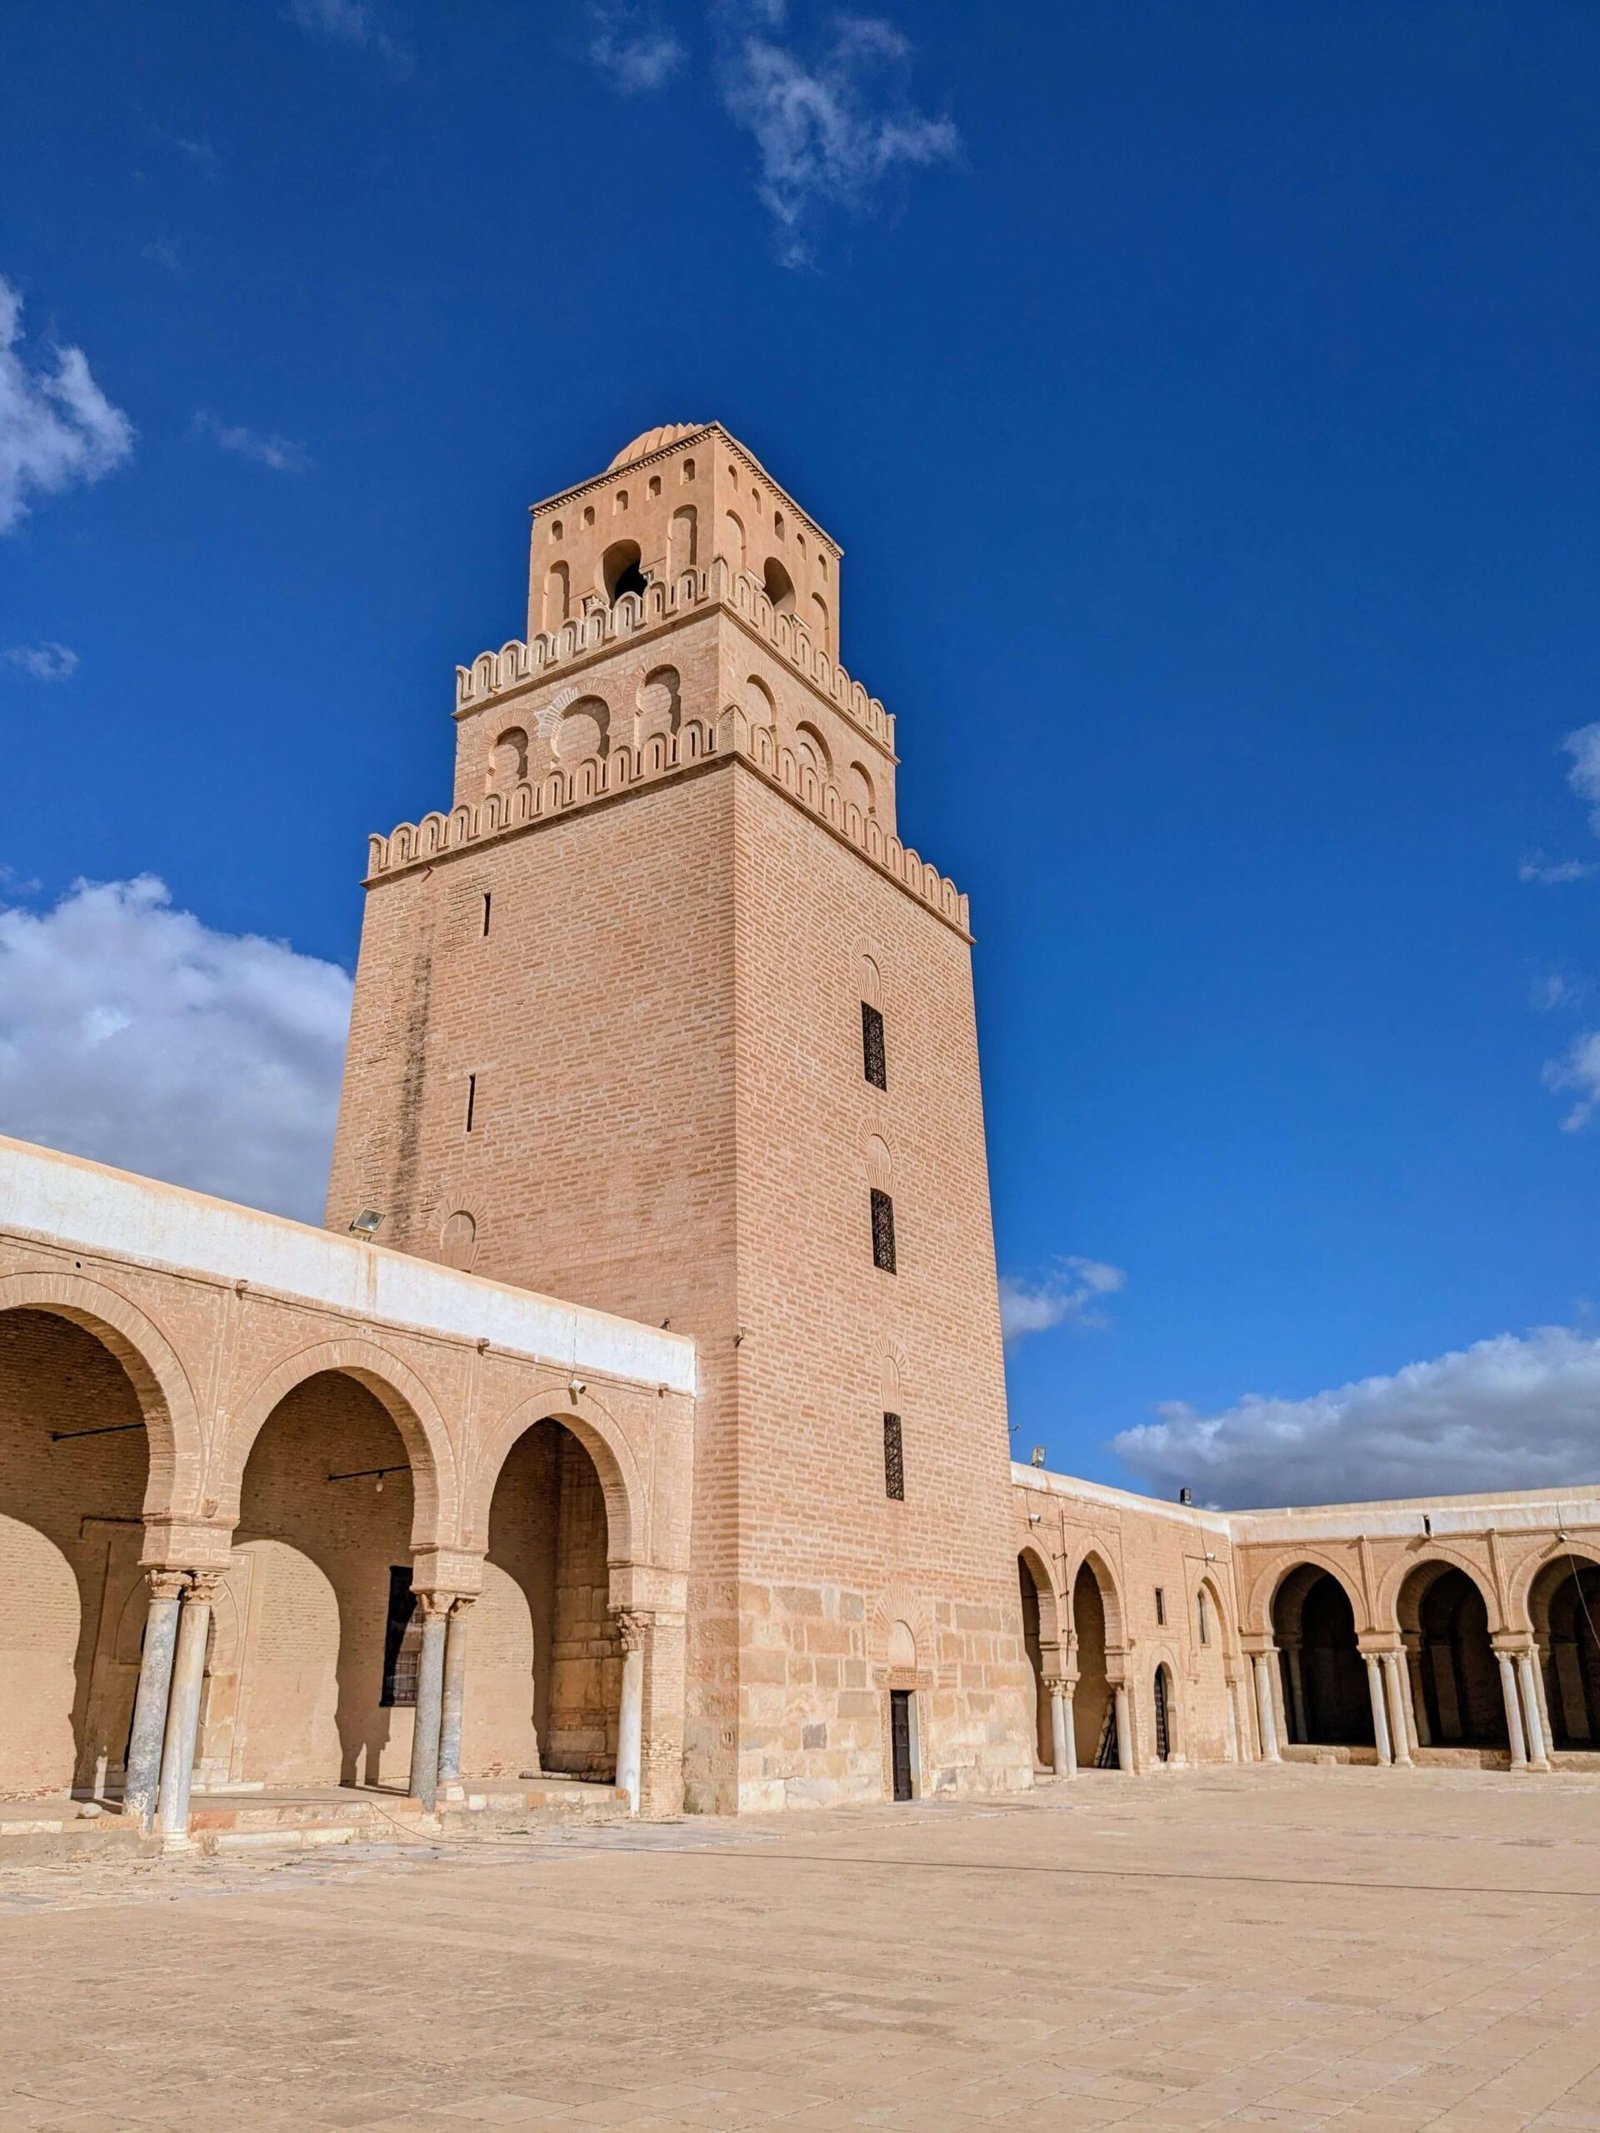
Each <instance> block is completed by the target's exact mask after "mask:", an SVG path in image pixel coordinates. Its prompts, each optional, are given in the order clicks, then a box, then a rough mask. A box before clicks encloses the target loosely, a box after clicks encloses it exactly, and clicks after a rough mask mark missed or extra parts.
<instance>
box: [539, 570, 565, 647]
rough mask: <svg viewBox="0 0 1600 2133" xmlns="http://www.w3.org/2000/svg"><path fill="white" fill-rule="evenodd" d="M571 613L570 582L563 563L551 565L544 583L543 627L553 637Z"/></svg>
mask: <svg viewBox="0 0 1600 2133" xmlns="http://www.w3.org/2000/svg"><path fill="white" fill-rule="evenodd" d="M571 611H572V589H571V581H570V579H569V577H568V574H567V566H566V564H565V563H552V564H551V566H550V568H549V570H548V571H547V572H546V574H545V581H544V626H545V628H546V630H547V631H549V633H550V634H551V635H552V636H554V634H555V632H556V631H557V630H558V629H560V627H561V625H562V623H563V622H565V621H566V619H567V616H568V615H569V614H570V613H571Z"/></svg>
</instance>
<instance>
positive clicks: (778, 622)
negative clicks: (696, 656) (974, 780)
mask: <svg viewBox="0 0 1600 2133" xmlns="http://www.w3.org/2000/svg"><path fill="white" fill-rule="evenodd" d="M717 607H725V608H728V609H729V610H730V611H731V612H732V613H734V614H736V615H737V616H739V618H740V619H741V621H743V622H745V623H746V624H748V625H749V627H750V628H751V629H752V630H753V631H754V632H755V633H756V635H757V636H759V637H761V638H762V639H763V640H764V641H765V642H766V643H767V644H769V645H770V646H771V647H772V649H773V650H774V651H775V652H776V653H777V655H778V657H779V658H780V659H782V660H783V661H784V663H785V664H786V665H787V666H789V667H792V668H793V670H794V671H795V673H797V674H798V675H799V676H800V677H801V679H802V680H804V681H806V682H809V683H810V685H811V686H812V687H813V688H814V689H816V690H817V691H818V692H819V693H820V694H821V695H823V696H825V697H826V698H827V699H828V701H829V702H830V703H831V704H833V705H834V706H835V707H836V708H837V709H838V710H840V711H842V712H843V713H844V715H845V717H846V718H848V719H851V720H853V721H854V723H855V724H856V725H858V726H859V727H860V728H861V729H862V731H863V732H864V733H870V734H871V735H872V737H873V739H874V740H876V741H879V742H881V744H882V745H883V746H884V747H885V748H887V749H889V750H890V751H891V753H892V752H893V749H894V719H893V716H892V715H891V714H890V713H889V712H887V711H885V709H884V708H883V705H882V704H881V703H880V702H879V701H878V699H877V697H875V696H869V695H868V694H867V692H866V690H865V689H864V688H863V687H862V685H861V683H860V682H859V681H854V680H852V679H851V677H850V675H849V674H847V673H846V672H845V670H844V668H843V667H842V666H840V665H838V663H837V662H836V661H835V660H833V659H830V658H829V656H828V654H827V653H826V652H825V651H824V650H823V649H822V647H821V646H820V645H819V644H818V643H817V642H816V640H815V639H814V638H813V637H812V634H811V632H810V630H809V629H808V628H807V627H806V625H805V623H804V622H803V621H802V619H801V618H800V617H799V616H798V615H782V614H779V612H778V610H777V609H776V608H775V607H774V606H773V604H772V602H771V601H770V600H769V599H768V598H767V595H766V592H765V590H764V589H763V587H762V586H761V584H760V583H759V581H758V580H757V579H755V578H753V577H752V576H751V575H750V573H749V572H748V571H747V570H734V569H732V568H731V567H730V566H729V564H728V563H727V562H726V561H725V560H724V558H723V557H721V556H716V557H714V558H713V559H712V561H711V563H710V565H709V567H708V568H706V569H704V570H685V571H683V572H681V573H680V574H679V576H678V577H677V578H676V579H674V580H673V582H672V583H671V584H670V585H668V584H665V583H662V584H654V585H649V586H646V588H645V590H644V591H643V592H642V593H623V594H622V595H621V597H620V598H619V599H618V600H617V601H616V602H615V603H614V604H613V605H611V606H609V607H604V606H599V605H596V606H595V607H594V608H592V609H591V610H590V612H589V613H588V614H585V615H575V616H574V617H573V619H572V620H571V621H570V622H564V623H563V624H562V625H561V627H560V629H558V630H555V631H553V632H549V633H546V632H543V631H541V632H540V634H539V635H538V636H536V637H531V638H529V639H528V641H527V642H526V643H524V642H523V641H522V640H521V639H520V638H513V639H512V640H511V642H510V643H509V644H503V645H502V646H501V647H500V649H499V651H498V652H480V653H479V654H478V656H477V658H476V659H475V660H473V662H472V664H471V666H469V667H457V668H456V716H457V717H458V718H460V717H463V716H464V715H465V714H466V713H468V712H471V711H479V710H482V709H483V707H484V706H485V705H486V704H492V703H494V702H495V701H496V700H497V699H498V698H499V697H502V696H504V695H506V694H508V693H509V692H510V691H511V690H513V689H523V688H526V687H527V685H528V684H529V682H532V681H537V680H539V679H540V678H541V677H542V676H543V675H546V674H549V673H552V672H554V671H556V670H557V669H559V668H561V667H565V666H571V665H573V664H574V663H575V662H576V661H578V660H581V659H587V658H589V657H590V656H591V655H592V654H593V653H595V652H598V651H603V650H604V649H605V648H606V647H607V646H608V645H613V644H619V643H626V642H627V640H628V639H629V638H630V637H637V636H639V635H640V634H641V633H642V632H644V631H646V630H653V629H657V628H659V627H660V626H661V625H662V624H663V623H665V622H678V621H682V620H683V619H684V618H685V617H686V616H688V615H691V614H693V613H694V612H696V611H697V610H699V609H704V610H706V611H707V612H708V613H709V612H710V611H711V610H712V609H713V608H717Z"/></svg>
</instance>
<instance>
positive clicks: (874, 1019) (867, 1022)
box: [861, 1000, 889, 1089]
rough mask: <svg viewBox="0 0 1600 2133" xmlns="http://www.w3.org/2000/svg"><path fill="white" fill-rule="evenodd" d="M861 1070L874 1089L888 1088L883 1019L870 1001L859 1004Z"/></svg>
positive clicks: (887, 1062) (887, 1065) (887, 1064)
mask: <svg viewBox="0 0 1600 2133" xmlns="http://www.w3.org/2000/svg"><path fill="white" fill-rule="evenodd" d="M861 1068H862V1072H863V1073H864V1074H865V1075H866V1077H867V1079H868V1081H870V1082H871V1083H872V1086H873V1087H874V1088H875V1089H887V1088H888V1086H889V1061H888V1055H887V1053H886V1052H885V1050H884V1045H883V1017H882V1015H881V1014H879V1012H878V1010H877V1009H876V1008H875V1007H874V1006H873V1005H872V1003H871V1001H870V1000H863V1001H862V1003H861Z"/></svg>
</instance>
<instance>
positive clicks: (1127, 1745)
mask: <svg viewBox="0 0 1600 2133" xmlns="http://www.w3.org/2000/svg"><path fill="white" fill-rule="evenodd" d="M1113 1697H1114V1701H1115V1704H1116V1711H1117V1768H1118V1769H1119V1770H1131V1769H1132V1768H1133V1727H1132V1724H1131V1723H1130V1721H1129V1718H1128V1685H1127V1683H1126V1682H1125V1681H1119V1682H1118V1683H1117V1685H1116V1688H1115V1691H1114V1692H1113Z"/></svg>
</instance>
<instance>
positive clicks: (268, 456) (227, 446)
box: [193, 409, 311, 474]
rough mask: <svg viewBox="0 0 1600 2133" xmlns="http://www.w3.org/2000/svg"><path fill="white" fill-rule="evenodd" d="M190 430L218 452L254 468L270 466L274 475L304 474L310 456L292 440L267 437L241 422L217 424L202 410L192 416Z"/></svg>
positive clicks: (216, 421)
mask: <svg viewBox="0 0 1600 2133" xmlns="http://www.w3.org/2000/svg"><path fill="white" fill-rule="evenodd" d="M193 428H194V434H195V435H196V436H197V437H206V438H209V439H210V441H211V442H212V443H213V444H214V445H216V446H218V447H219V448H220V449H221V450H222V451H224V452H232V453H233V454H234V455H235V456H236V457H237V458H239V459H253V460H254V461H255V463H256V465H257V466H261V467H271V469H272V471H273V472H274V473H275V474H304V473H306V472H307V471H308V470H309V468H310V466H311V455H310V453H309V452H308V451H307V450H306V448H305V446H304V445H303V444H296V443H295V441H294V439H293V438H292V437H276V436H271V435H269V434H267V433H266V432H265V431H263V430H253V429H250V428H249V427H248V426H247V425H246V424H245V423H243V422H219V421H218V419H217V417H216V416H215V415H208V414H207V413H205V411H204V410H203V409H202V410H201V412H200V413H199V414H197V415H196V416H195V418H194V424H193Z"/></svg>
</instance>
